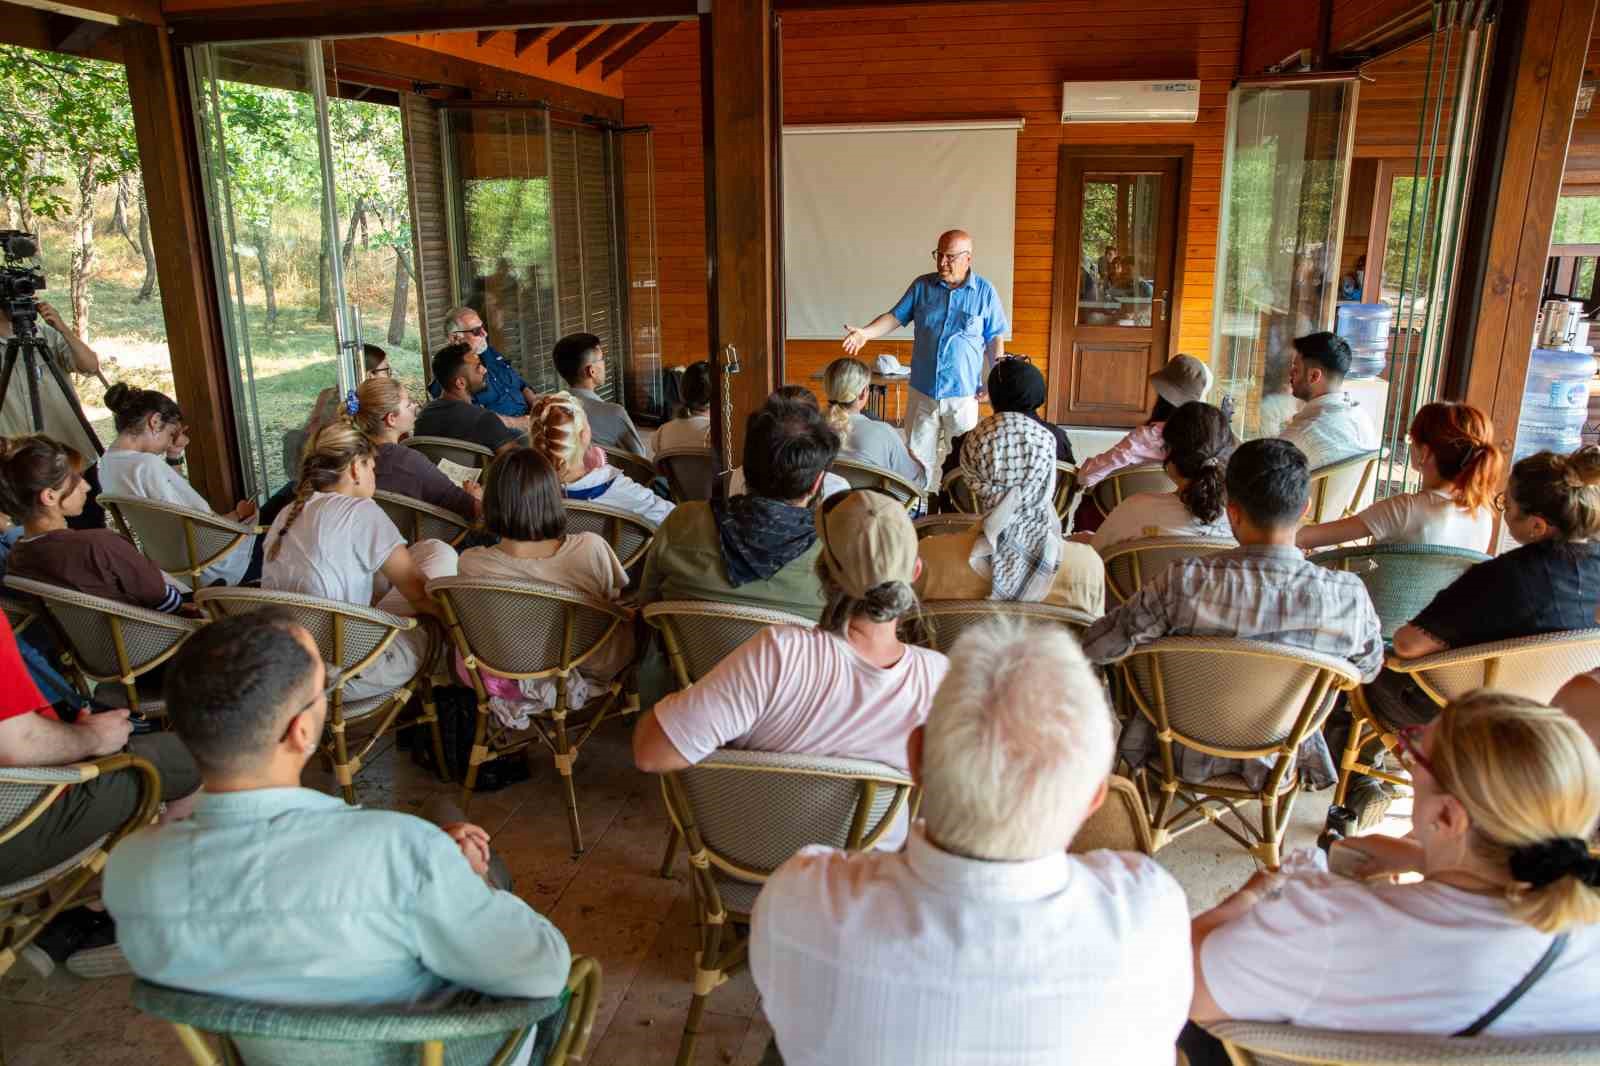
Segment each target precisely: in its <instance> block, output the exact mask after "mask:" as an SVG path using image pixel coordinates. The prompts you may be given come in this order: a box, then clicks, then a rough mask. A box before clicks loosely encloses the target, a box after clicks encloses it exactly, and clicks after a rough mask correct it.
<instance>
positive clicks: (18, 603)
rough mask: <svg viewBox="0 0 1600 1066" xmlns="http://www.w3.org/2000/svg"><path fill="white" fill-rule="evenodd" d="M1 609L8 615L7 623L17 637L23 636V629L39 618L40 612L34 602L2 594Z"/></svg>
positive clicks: (0, 598)
mask: <svg viewBox="0 0 1600 1066" xmlns="http://www.w3.org/2000/svg"><path fill="white" fill-rule="evenodd" d="M0 611H3V612H4V613H5V616H6V623H7V624H8V625H9V626H11V632H12V633H13V634H15V635H16V636H17V637H19V638H20V637H21V636H22V631H23V630H25V629H27V628H28V627H29V626H31V625H33V624H34V623H35V622H37V621H38V620H39V612H38V611H37V610H35V609H34V606H33V604H31V603H28V602H27V601H26V600H19V599H17V598H16V597H15V596H0Z"/></svg>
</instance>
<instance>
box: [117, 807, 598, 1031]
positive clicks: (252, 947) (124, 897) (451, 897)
mask: <svg viewBox="0 0 1600 1066" xmlns="http://www.w3.org/2000/svg"><path fill="white" fill-rule="evenodd" d="M104 897H105V903H106V907H107V909H108V910H109V911H110V912H111V916H112V917H113V918H114V919H116V922H117V942H118V943H119V944H120V945H121V947H122V950H123V953H124V954H125V955H126V956H127V958H128V963H129V965H130V966H132V968H133V972H134V973H136V974H138V975H139V976H140V977H142V978H144V979H145V980H148V981H155V982H157V983H159V984H164V985H171V986H172V987H174V988H185V989H190V990H193V991H196V992H205V993H209V994H212V995H222V996H234V997H237V998H240V999H249V1000H257V1001H263V1002H270V1003H281V1004H288V1005H305V1004H327V1005H343V1004H365V1005H374V1004H394V1003H412V1002H417V1001H420V1000H424V999H432V998H434V997H435V996H438V995H439V994H441V993H445V992H448V991H450V990H451V989H452V988H453V987H462V988H470V989H475V990H477V991H479V992H483V993H486V994H488V995H493V996H521V997H527V998H531V999H538V998H543V997H546V996H554V995H558V994H559V993H560V991H561V989H562V988H563V987H564V986H565V985H566V981H567V971H568V969H569V968H570V967H571V955H570V954H569V952H568V948H567V942H566V940H565V939H564V938H563V937H562V935H561V932H560V930H558V929H557V928H556V927H555V926H553V925H551V924H550V923H549V922H548V921H546V920H545V919H544V918H543V917H541V916H540V915H539V914H538V912H536V911H535V910H534V909H533V908H532V907H529V906H528V905H527V904H526V903H524V902H523V901H522V900H520V899H518V898H517V897H516V896H514V895H512V894H511V893H509V892H500V891H497V890H495V889H492V888H490V887H489V886H488V885H487V884H485V883H484V881H483V879H482V878H481V877H479V876H478V875H476V874H474V873H473V872H472V868H471V867H470V866H468V865H467V860H466V859H465V858H464V857H463V856H462V854H461V851H460V849H459V848H458V847H457V845H456V843H455V842H454V841H453V840H451V839H450V838H449V837H448V836H447V835H445V833H444V832H443V831H441V830H440V829H439V828H438V827H436V826H434V825H432V824H431V823H429V822H425V821H423V820H422V819H421V818H416V817H413V816H412V815H409V814H401V813H399V812H396V811H379V810H363V809H362V808H360V807H351V806H348V805H347V804H346V803H345V802H344V801H343V800H341V799H339V798H338V797H337V796H327V795H324V794H322V793H320V792H313V791H312V790H310V789H305V788H270V789H256V790H252V791H247V792H224V793H220V794H213V793H204V794H202V795H201V797H200V801H199V804H198V805H197V807H196V809H195V813H194V816H193V817H192V818H190V819H188V820H186V821H183V822H177V823H174V824H172V825H167V826H163V827H161V828H159V829H145V830H143V831H141V832H138V833H135V834H134V835H132V836H131V837H129V838H127V839H126V840H124V841H123V842H122V843H121V844H118V845H117V847H116V849H115V850H114V851H113V852H112V855H111V859H110V862H109V863H108V864H107V866H106V871H105V887H104Z"/></svg>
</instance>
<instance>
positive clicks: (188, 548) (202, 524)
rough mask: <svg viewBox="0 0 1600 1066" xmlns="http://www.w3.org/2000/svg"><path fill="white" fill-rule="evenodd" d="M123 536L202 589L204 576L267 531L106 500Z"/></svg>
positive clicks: (154, 504) (165, 507) (152, 504)
mask: <svg viewBox="0 0 1600 1066" xmlns="http://www.w3.org/2000/svg"><path fill="white" fill-rule="evenodd" d="M99 502H100V506H102V507H104V508H105V509H106V512H107V513H108V514H110V515H111V518H112V521H114V522H115V523H116V524H117V527H118V529H120V530H121V532H122V534H123V536H125V537H127V538H128V539H129V540H131V541H132V542H133V543H134V544H135V545H137V546H138V548H139V550H140V551H141V552H143V553H144V555H145V556H146V557H147V558H148V559H149V560H150V561H151V562H153V563H155V564H156V565H157V566H159V567H160V568H161V569H162V570H164V571H166V572H167V573H168V574H170V575H171V576H172V577H174V578H177V579H179V580H181V581H183V582H185V583H186V584H188V586H189V587H190V588H199V587H200V585H201V581H200V574H201V572H202V571H203V570H205V569H206V568H208V567H211V566H215V565H216V564H217V563H218V562H220V561H221V560H222V559H223V558H224V557H226V556H227V555H230V554H231V553H232V552H233V550H234V549H235V548H237V547H239V546H240V545H241V544H243V543H244V542H245V541H247V540H249V539H250V538H251V537H253V536H256V535H258V534H261V533H265V532H266V530H265V529H264V528H263V527H261V526H257V525H251V524H248V523H245V522H235V521H234V520H233V519H231V518H224V517H223V516H221V515H219V514H214V513H212V512H211V511H193V510H190V509H189V508H187V507H179V506H177V505H176V504H170V503H162V502H161V501H159V500H147V499H143V498H139V497H133V496H100V497H99Z"/></svg>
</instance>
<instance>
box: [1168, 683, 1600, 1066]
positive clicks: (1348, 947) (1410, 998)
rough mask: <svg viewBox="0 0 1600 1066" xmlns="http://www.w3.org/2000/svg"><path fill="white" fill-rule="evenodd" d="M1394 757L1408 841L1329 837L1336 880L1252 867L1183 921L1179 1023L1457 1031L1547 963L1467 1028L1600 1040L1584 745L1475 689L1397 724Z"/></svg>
mask: <svg viewBox="0 0 1600 1066" xmlns="http://www.w3.org/2000/svg"><path fill="white" fill-rule="evenodd" d="M1400 752H1401V760H1402V762H1404V763H1405V764H1406V766H1407V768H1408V769H1409V770H1410V773H1411V781H1412V785H1413V788H1414V789H1415V797H1414V799H1413V802H1412V811H1411V822H1412V829H1411V835H1410V836H1408V837H1404V838H1391V837H1386V836H1381V835H1373V836H1363V837H1354V838H1351V839H1349V840H1345V841H1340V842H1338V843H1335V844H1334V845H1333V848H1332V851H1331V853H1330V856H1329V861H1330V863H1331V864H1332V865H1333V866H1334V868H1336V869H1346V870H1348V871H1349V873H1350V874H1351V875H1352V877H1340V876H1335V875H1332V874H1327V873H1322V872H1318V871H1315V870H1306V871H1305V872H1296V873H1294V874H1290V875H1287V876H1284V875H1281V874H1272V873H1259V874H1257V875H1256V876H1255V877H1253V878H1252V879H1251V880H1250V882H1249V883H1248V884H1246V885H1245V887H1244V888H1243V889H1241V890H1240V891H1239V892H1238V893H1236V894H1235V895H1234V896H1232V897H1231V898H1230V899H1228V900H1227V901H1225V902H1224V903H1222V904H1221V905H1219V906H1217V907H1216V908H1214V909H1213V910H1211V911H1208V912H1207V913H1205V914H1202V915H1200V916H1199V917H1198V918H1196V919H1195V920H1194V930H1193V940H1194V948H1195V956H1194V958H1195V982H1194V1003H1193V1005H1192V1007H1191V1011H1190V1016H1191V1017H1192V1018H1193V1019H1194V1020H1195V1021H1197V1022H1200V1023H1205V1022H1215V1021H1222V1020H1225V1019H1229V1018H1239V1019H1246V1020H1251V1021H1263V1022H1286V1023H1288V1024H1290V1025H1297V1026H1308V1027H1317V1028H1328V1029H1346V1030H1359V1031H1363V1032H1407V1033H1430V1034H1439V1035H1444V1034H1462V1033H1464V1032H1465V1031H1469V1030H1471V1029H1472V1028H1473V1027H1474V1026H1475V1025H1476V1024H1477V1023H1479V1022H1480V1020H1481V1019H1483V1018H1484V1017H1485V1016H1486V1015H1487V1014H1488V1012H1489V1011H1490V1010H1491V1009H1492V1008H1493V1007H1495V1006H1496V1005H1497V1004H1498V1003H1500V1002H1501V1001H1502V1000H1503V999H1505V998H1506V997H1507V995H1508V993H1510V992H1511V990H1512V989H1513V988H1515V987H1516V986H1517V985H1518V983H1519V982H1521V981H1522V980H1523V978H1524V976H1526V975H1528V974H1530V973H1531V972H1532V971H1533V970H1534V969H1535V967H1536V966H1537V965H1538V964H1539V963H1540V961H1541V960H1542V959H1544V958H1545V956H1546V955H1547V953H1550V952H1554V953H1555V954H1554V958H1553V963H1552V965H1550V967H1549V969H1548V970H1547V971H1545V973H1544V974H1543V976H1541V977H1539V978H1538V979H1537V981H1536V982H1535V983H1534V984H1533V985H1532V986H1531V987H1529V988H1528V989H1527V990H1526V992H1525V994H1524V995H1522V996H1521V998H1519V999H1517V1000H1516V1001H1515V1004H1514V1005H1513V1006H1510V1007H1509V1008H1508V1009H1507V1010H1506V1011H1505V1013H1503V1014H1501V1015H1500V1016H1499V1017H1498V1018H1497V1019H1495V1020H1493V1021H1491V1022H1489V1023H1488V1024H1487V1026H1486V1027H1485V1028H1484V1029H1483V1031H1484V1032H1486V1033H1487V1035H1489V1036H1500V1037H1516V1036H1533V1035H1539V1034H1549V1033H1575V1032H1585V1033H1594V1032H1600V1012H1597V1011H1596V1010H1595V1009H1594V994H1595V987H1596V986H1595V974H1596V973H1597V972H1600V860H1597V859H1596V858H1595V857H1594V856H1592V855H1591V854H1590V853H1589V848H1588V844H1587V843H1586V842H1587V841H1588V840H1589V839H1590V838H1591V836H1592V835H1593V834H1594V832H1595V826H1596V823H1597V821H1600V754H1597V753H1596V751H1595V746H1594V744H1593V742H1591V741H1590V740H1589V738H1588V737H1587V736H1585V735H1584V733H1583V731H1582V730H1581V729H1580V728H1579V727H1578V725H1577V723H1576V722H1574V721H1573V720H1572V719H1571V718H1570V717H1568V716H1567V715H1565V714H1563V713H1562V712H1560V711H1558V710H1555V709H1554V708H1550V707H1545V706H1542V705H1540V704H1537V703H1534V702H1533V701H1531V700H1525V699H1523V698H1521V697H1519V696H1510V695H1506V694H1503V693H1498V692H1490V691H1486V690H1479V691H1477V692H1474V693H1471V694H1469V695H1468V696H1466V697H1464V698H1463V699H1460V700H1457V701H1456V702H1455V703H1453V704H1451V705H1450V706H1448V707H1446V708H1445V709H1444V711H1443V712H1441V713H1440V715H1439V717H1438V718H1437V719H1435V720H1434V721H1433V722H1432V723H1431V724H1429V725H1427V726H1415V727H1409V728H1407V729H1405V730H1402V731H1401V733H1400ZM1305 865H1310V864H1305ZM1419 873H1420V874H1421V875H1422V879H1421V880H1420V881H1415V882H1413V883H1409V884H1396V883H1394V878H1395V877H1396V876H1397V875H1400V874H1419ZM1352 878H1362V879H1364V880H1356V879H1352ZM1377 959H1381V960H1382V965H1374V960H1377ZM1190 1061H1191V1062H1195V1061H1196V1060H1195V1057H1194V1056H1191V1057H1190Z"/></svg>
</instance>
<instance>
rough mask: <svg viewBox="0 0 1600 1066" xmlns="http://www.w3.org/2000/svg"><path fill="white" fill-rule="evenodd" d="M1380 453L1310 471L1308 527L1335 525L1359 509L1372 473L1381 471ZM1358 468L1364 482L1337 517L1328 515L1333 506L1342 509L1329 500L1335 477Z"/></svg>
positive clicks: (1352, 458)
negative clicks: (1334, 523) (1329, 492)
mask: <svg viewBox="0 0 1600 1066" xmlns="http://www.w3.org/2000/svg"><path fill="white" fill-rule="evenodd" d="M1381 454H1382V453H1380V452H1379V451H1377V450H1373V451H1370V452H1362V453H1361V454H1359V455H1352V456H1350V457H1348V458H1346V459H1340V460H1339V461H1338V462H1335V463H1328V464H1327V465H1326V466H1319V467H1317V469H1315V470H1313V471H1311V507H1310V510H1309V512H1308V517H1307V518H1306V522H1307V523H1309V524H1316V523H1318V522H1332V521H1334V520H1335V519H1339V518H1349V517H1350V516H1351V515H1354V514H1355V513H1356V511H1357V510H1358V509H1359V505H1360V503H1361V497H1362V496H1363V495H1365V494H1366V491H1367V485H1368V484H1369V483H1370V482H1371V481H1372V475H1373V473H1374V472H1375V471H1376V470H1377V469H1378V458H1379V456H1380V455H1381ZM1357 466H1360V467H1362V468H1363V469H1362V471H1361V480H1359V481H1357V482H1356V488H1355V491H1354V492H1353V493H1351V494H1350V498H1349V499H1348V500H1347V501H1345V503H1344V505H1343V509H1342V510H1340V511H1339V512H1338V513H1337V514H1331V513H1329V506H1330V504H1331V505H1332V506H1335V507H1337V506H1339V504H1338V502H1337V501H1330V500H1329V499H1328V486H1329V484H1330V483H1331V482H1332V480H1333V477H1334V475H1336V474H1342V473H1344V472H1345V471H1347V470H1351V469H1354V468H1355V467H1357Z"/></svg>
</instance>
